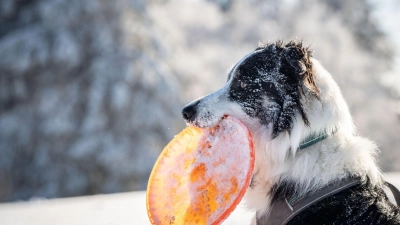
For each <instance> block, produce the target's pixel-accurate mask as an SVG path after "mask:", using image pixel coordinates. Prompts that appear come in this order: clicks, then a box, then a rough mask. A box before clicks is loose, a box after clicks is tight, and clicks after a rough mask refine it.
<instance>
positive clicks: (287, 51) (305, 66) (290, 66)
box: [281, 41, 319, 98]
mask: <svg viewBox="0 0 400 225" xmlns="http://www.w3.org/2000/svg"><path fill="white" fill-rule="evenodd" d="M311 56H312V52H311V51H310V50H309V48H306V47H303V45H302V43H301V42H295V41H290V42H289V43H287V44H286V46H285V48H284V49H283V51H282V63H283V64H284V66H282V67H281V70H286V71H282V72H283V73H285V74H287V75H290V76H291V78H292V79H293V81H294V82H298V85H299V87H300V88H303V87H304V86H305V87H306V88H308V89H309V90H310V91H311V92H312V93H313V94H314V95H315V96H316V97H317V98H318V96H319V89H318V88H317V86H316V84H315V76H314V74H313V70H312V62H311V60H310V58H311ZM303 91H304V90H303Z"/></svg>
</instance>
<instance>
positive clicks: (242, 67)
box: [228, 49, 278, 81]
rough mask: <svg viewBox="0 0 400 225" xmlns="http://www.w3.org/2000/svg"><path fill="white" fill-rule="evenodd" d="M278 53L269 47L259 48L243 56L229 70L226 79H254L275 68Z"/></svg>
mask: <svg viewBox="0 0 400 225" xmlns="http://www.w3.org/2000/svg"><path fill="white" fill-rule="evenodd" d="M277 63H278V55H277V54H276V52H275V51H269V49H259V50H256V51H253V52H251V53H250V54H248V55H246V56H245V57H243V58H242V59H241V60H240V61H239V62H238V63H237V64H236V65H235V66H234V67H233V68H232V70H231V71H230V72H229V75H228V81H230V80H232V79H254V78H255V77H256V76H258V75H261V74H267V73H268V72H269V71H271V70H273V69H274V68H276V66H277Z"/></svg>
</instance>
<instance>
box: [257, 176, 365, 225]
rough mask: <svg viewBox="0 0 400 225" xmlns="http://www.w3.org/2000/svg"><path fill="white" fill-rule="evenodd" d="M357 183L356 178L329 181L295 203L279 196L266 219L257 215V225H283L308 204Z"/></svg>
mask: <svg viewBox="0 0 400 225" xmlns="http://www.w3.org/2000/svg"><path fill="white" fill-rule="evenodd" d="M358 183H359V180H358V179H356V178H349V179H344V180H341V181H338V182H334V183H331V184H329V185H327V186H326V187H324V188H322V189H320V190H318V191H316V192H313V193H311V194H309V195H307V196H305V197H303V198H302V199H300V200H297V201H296V202H295V203H293V204H290V203H289V201H288V200H287V198H286V196H281V197H280V198H279V199H278V200H277V201H276V202H275V203H274V204H273V205H272V209H271V213H270V214H269V217H268V219H267V218H265V217H264V216H261V217H257V225H277V224H280V225H284V224H287V223H288V222H289V221H290V220H291V219H293V218H294V217H295V216H296V215H298V214H299V213H301V212H302V211H304V210H305V209H306V208H307V207H309V206H310V205H312V204H314V203H316V202H319V201H321V200H323V199H325V198H327V197H329V196H331V195H334V194H336V193H338V192H340V191H342V190H344V189H346V188H349V187H352V186H354V185H356V184H358Z"/></svg>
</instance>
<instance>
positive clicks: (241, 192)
mask: <svg viewBox="0 0 400 225" xmlns="http://www.w3.org/2000/svg"><path fill="white" fill-rule="evenodd" d="M223 119H229V120H233V121H234V122H236V123H237V124H238V125H239V126H240V127H242V128H243V129H244V130H245V131H246V133H247V140H248V145H249V150H250V151H249V156H250V157H249V158H250V160H249V165H250V166H249V170H248V172H247V174H246V180H245V182H244V185H243V187H242V188H241V189H240V190H239V192H238V194H237V196H236V198H235V199H234V200H233V202H232V204H230V206H229V207H228V208H227V209H225V210H224V212H223V213H221V215H220V216H219V217H218V218H217V219H216V220H215V221H214V222H212V225H217V224H220V223H221V222H223V221H224V220H225V219H226V218H228V216H229V215H230V214H231V213H232V212H233V211H234V210H235V208H236V207H237V205H238V204H239V202H240V201H241V200H242V198H243V196H244V194H245V193H246V190H247V188H248V187H249V185H250V182H251V177H252V174H253V170H254V162H255V150H254V144H253V139H252V135H251V132H250V130H249V129H248V128H247V126H246V125H245V124H244V123H243V122H242V121H240V120H239V119H236V118H235V117H232V116H228V115H226V116H224V117H223ZM193 128H194V129H196V130H197V131H198V130H202V129H203V128H199V127H196V126H193V125H189V126H187V127H186V128H185V129H183V130H182V131H181V132H179V134H181V133H183V132H184V131H185V130H188V129H193ZM201 132H202V131H201ZM179 134H178V135H179ZM175 138H176V136H175V137H174V138H173V139H175ZM173 139H172V140H173ZM172 140H171V141H170V142H169V143H168V144H167V145H166V146H165V147H164V149H163V151H162V152H161V153H160V155H159V156H158V158H157V160H156V162H155V163H154V166H153V169H152V171H151V173H150V176H149V180H148V184H147V189H146V190H147V191H146V209H147V215H148V217H149V219H150V222H151V224H153V225H156V223H155V221H154V219H153V217H152V214H151V213H150V211H151V210H150V192H149V190H150V186H151V184H152V182H150V181H151V180H153V178H154V176H155V173H156V169H155V168H156V165H158V164H159V161H160V160H162V158H163V156H164V155H165V154H166V153H167V150H166V149H168V146H170V145H171V144H172ZM157 168H158V167H157Z"/></svg>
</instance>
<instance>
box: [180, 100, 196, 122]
mask: <svg viewBox="0 0 400 225" xmlns="http://www.w3.org/2000/svg"><path fill="white" fill-rule="evenodd" d="M199 103H200V101H195V102H192V103H190V104H188V105H186V106H185V108H183V109H182V116H183V119H185V120H193V118H194V117H195V115H196V111H197V106H198V105H199Z"/></svg>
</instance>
